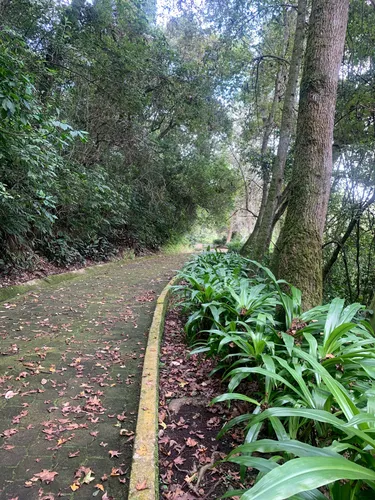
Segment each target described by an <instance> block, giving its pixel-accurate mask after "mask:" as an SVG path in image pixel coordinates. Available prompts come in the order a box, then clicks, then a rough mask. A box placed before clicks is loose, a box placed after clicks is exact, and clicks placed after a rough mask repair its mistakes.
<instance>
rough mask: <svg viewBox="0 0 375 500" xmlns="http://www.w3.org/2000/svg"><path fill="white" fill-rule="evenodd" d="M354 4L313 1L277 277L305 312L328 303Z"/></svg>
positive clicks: (345, 0) (277, 253)
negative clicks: (337, 125)
mask: <svg viewBox="0 0 375 500" xmlns="http://www.w3.org/2000/svg"><path fill="white" fill-rule="evenodd" d="M348 10H349V0H313V2H312V10H311V15H310V22H309V33H308V39H307V46H306V55H305V63H304V69H303V75H302V81H301V91H300V103H299V114H298V122H297V137H296V148H295V157H294V165H293V173H292V181H291V192H290V198H289V203H288V211H287V215H286V219H285V224H284V226H283V228H282V230H281V235H280V242H279V248H278V251H275V253H274V266H273V267H274V268H276V270H277V275H278V276H279V277H282V278H284V279H286V280H287V281H288V282H289V283H292V284H293V285H295V286H296V287H298V288H300V289H301V291H302V300H303V302H302V306H303V308H304V309H308V308H310V307H313V306H315V305H317V304H319V303H321V300H322V292H323V279H322V237H323V230H324V225H325V218H326V214H327V206H328V198H329V193H330V180H331V175H332V144H333V125H334V115H335V106H336V94H337V82H338V76H339V70H340V64H341V60H342V55H343V50H344V42H345V34H346V27H347V21H348Z"/></svg>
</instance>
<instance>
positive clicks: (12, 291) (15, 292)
mask: <svg viewBox="0 0 375 500" xmlns="http://www.w3.org/2000/svg"><path fill="white" fill-rule="evenodd" d="M143 258H144V257H143ZM134 259H136V257H133V256H128V257H124V258H122V259H119V260H114V261H112V262H106V263H104V264H94V265H93V266H89V267H83V268H81V269H76V270H74V271H68V272H66V273H59V274H50V275H49V276H46V277H45V278H40V279H34V280H30V281H26V282H25V283H21V284H20V285H10V286H4V287H2V288H0V303H1V302H4V301H6V300H10V299H13V298H15V297H18V296H19V295H23V294H25V293H27V292H29V291H31V290H35V289H37V288H45V287H47V286H50V285H54V284H58V283H63V282H65V281H69V280H72V279H76V278H79V277H80V276H82V275H84V274H89V273H92V272H94V271H95V270H96V269H98V268H102V267H106V266H113V265H118V264H124V263H127V262H129V261H130V260H134Z"/></svg>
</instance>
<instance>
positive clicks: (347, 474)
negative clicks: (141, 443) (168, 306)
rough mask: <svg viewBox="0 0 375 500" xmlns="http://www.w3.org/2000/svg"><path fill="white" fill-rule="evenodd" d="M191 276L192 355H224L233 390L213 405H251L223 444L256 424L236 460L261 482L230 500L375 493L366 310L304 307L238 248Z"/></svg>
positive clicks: (183, 288) (187, 302) (203, 261)
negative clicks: (239, 429) (238, 428)
mask: <svg viewBox="0 0 375 500" xmlns="http://www.w3.org/2000/svg"><path fill="white" fill-rule="evenodd" d="M180 278H181V280H182V282H181V284H180V285H178V286H176V287H175V288H176V291H178V293H179V294H182V296H183V307H184V310H185V312H187V313H188V319H187V322H186V325H185V333H186V341H187V342H188V343H189V344H190V346H191V348H192V352H191V353H192V354H201V355H204V356H208V357H210V358H212V359H214V360H215V364H216V367H215V368H214V370H213V374H215V376H219V377H221V378H222V379H223V381H225V382H227V384H228V391H227V392H226V393H224V394H222V395H221V396H219V397H216V398H215V399H214V400H213V401H212V404H215V403H218V402H227V404H228V405H230V404H231V402H232V401H234V400H237V401H239V400H240V401H243V402H246V403H247V404H248V412H247V413H243V414H241V415H239V416H237V417H235V418H233V419H232V420H230V421H228V422H226V423H225V425H224V427H223V428H222V430H221V431H220V433H219V436H218V437H219V438H220V437H222V436H223V435H225V434H226V433H227V432H228V431H230V430H231V429H233V427H235V426H241V427H245V429H246V432H245V440H244V443H243V445H241V446H239V447H237V448H236V449H234V450H233V451H232V452H231V453H230V454H229V456H228V457H227V460H228V461H230V462H232V463H235V464H238V466H239V468H240V470H241V475H242V477H243V478H244V479H245V477H246V470H247V468H248V467H251V468H253V469H256V470H258V471H259V475H258V477H257V480H256V482H255V484H254V486H253V487H252V488H250V489H249V490H247V491H244V490H239V491H232V492H228V495H227V497H228V498H229V497H232V496H234V495H240V496H241V498H242V499H244V500H245V499H246V500H247V499H264V500H269V499H270V498H280V499H281V498H296V499H297V498H298V499H316V500H319V499H321V500H323V499H324V498H327V497H326V496H325V495H324V493H325V494H327V493H329V498H332V499H340V500H343V499H348V500H349V499H350V500H354V499H361V500H362V499H365V498H372V497H373V495H374V489H375V472H374V459H373V449H374V447H375V440H374V429H375V416H374V402H375V393H374V388H373V385H374V379H375V371H374V367H375V336H374V331H373V329H372V327H371V325H370V324H369V322H368V321H367V320H366V314H367V311H366V310H365V307H364V306H362V305H361V304H359V303H353V304H349V305H347V306H345V304H344V300H342V299H339V298H335V299H333V300H332V301H331V302H330V303H327V304H325V305H320V306H317V307H314V308H311V309H308V310H305V311H302V309H301V302H302V296H301V292H300V291H299V290H298V289H297V288H295V287H293V286H292V285H289V284H287V283H286V282H285V281H283V280H277V279H276V278H275V276H274V275H273V274H272V272H271V271H270V270H269V269H267V268H266V267H263V266H262V265H260V264H258V263H256V262H254V261H250V260H248V259H245V258H243V257H240V256H239V255H237V254H234V253H229V254H223V253H219V252H216V253H212V252H211V253H204V254H202V255H200V256H198V257H197V258H196V259H195V260H194V261H192V262H191V263H189V264H188V265H187V266H186V267H185V268H184V270H183V271H182V272H181V274H180ZM250 382H251V384H250ZM254 383H255V387H256V389H255V390H254ZM322 487H323V489H322ZM319 488H321V489H319Z"/></svg>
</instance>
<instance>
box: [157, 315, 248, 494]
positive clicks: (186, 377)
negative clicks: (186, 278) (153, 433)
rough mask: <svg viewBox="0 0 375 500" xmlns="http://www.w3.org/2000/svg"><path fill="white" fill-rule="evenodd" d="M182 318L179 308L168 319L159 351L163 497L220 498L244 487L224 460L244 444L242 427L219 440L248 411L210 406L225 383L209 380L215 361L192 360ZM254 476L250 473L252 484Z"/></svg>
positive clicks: (240, 407)
mask: <svg viewBox="0 0 375 500" xmlns="http://www.w3.org/2000/svg"><path fill="white" fill-rule="evenodd" d="M183 319H184V318H183V317H182V314H181V310H180V309H179V308H178V307H175V308H173V309H171V310H170V311H169V312H168V314H167V317H166V321H165V331H164V338H163V343H162V348H161V363H162V365H161V370H160V402H159V424H160V426H159V428H160V430H159V468H160V494H161V498H164V499H168V500H177V499H178V500H191V499H196V498H202V499H206V500H211V499H217V498H220V496H221V495H223V494H224V493H226V492H227V491H228V490H232V489H241V488H243V487H244V486H243V485H242V484H241V483H240V481H239V470H238V468H237V466H235V465H234V464H228V463H222V462H221V460H222V459H223V458H225V456H226V455H227V454H228V453H229V452H230V451H231V450H232V449H233V448H234V447H236V446H238V445H239V444H243V439H244V435H243V432H242V430H241V429H234V430H231V432H230V433H228V434H227V435H226V436H225V437H224V438H223V439H221V440H217V439H216V436H217V433H218V431H219V430H220V428H221V427H222V426H223V424H224V423H225V422H227V421H228V420H229V419H231V418H233V417H235V416H237V415H239V414H242V413H244V412H245V411H249V408H248V407H246V406H244V405H243V404H242V403H235V404H233V403H232V404H231V406H230V408H228V405H226V404H225V403H220V404H216V405H214V406H210V404H209V403H210V401H211V400H212V398H214V397H216V396H218V395H220V394H223V393H225V392H227V391H226V385H225V384H222V383H221V380H220V378H219V377H215V376H213V377H211V376H210V372H211V371H212V369H213V368H214V367H215V366H216V363H215V361H214V360H210V359H205V358H204V357H202V356H200V355H194V356H190V357H189V349H188V347H187V346H186V343H185V335H184V331H183V324H184V321H183ZM253 479H254V477H253V476H252V474H251V473H249V474H248V478H247V480H248V483H247V484H248V485H250V484H252V482H253Z"/></svg>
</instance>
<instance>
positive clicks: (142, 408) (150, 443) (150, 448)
mask: <svg viewBox="0 0 375 500" xmlns="http://www.w3.org/2000/svg"><path fill="white" fill-rule="evenodd" d="M177 279H178V278H177V277H176V276H175V277H174V278H173V279H172V280H171V281H170V282H169V283H168V285H167V286H166V287H165V288H164V290H163V291H162V293H161V295H160V296H159V298H158V300H157V302H156V308H155V312H154V316H153V320H152V324H151V328H150V332H149V337H148V342H147V348H146V353H145V357H144V364H143V372H142V385H141V395H140V399H139V408H138V419H137V428H136V431H135V440H134V450H133V460H132V468H131V473H130V485H129V496H128V498H129V499H131V500H157V499H158V498H159V468H158V420H159V419H158V413H159V412H158V409H159V349H160V342H161V338H162V334H163V329H164V319H165V313H166V309H167V304H168V296H169V294H170V290H171V286H172V285H173V284H174V283H175V282H176V281H177ZM137 487H138V489H137ZM141 488H142V489H141ZM143 488H144V489H143Z"/></svg>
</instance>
